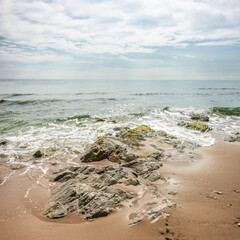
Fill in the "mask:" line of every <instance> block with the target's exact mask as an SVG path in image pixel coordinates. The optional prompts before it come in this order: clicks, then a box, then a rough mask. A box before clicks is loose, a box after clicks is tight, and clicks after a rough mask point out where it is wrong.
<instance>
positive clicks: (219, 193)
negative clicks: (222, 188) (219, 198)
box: [213, 190, 223, 195]
mask: <svg viewBox="0 0 240 240" xmlns="http://www.w3.org/2000/svg"><path fill="white" fill-rule="evenodd" d="M213 193H216V194H218V195H222V194H223V193H222V192H219V191H215V190H214V191H213Z"/></svg>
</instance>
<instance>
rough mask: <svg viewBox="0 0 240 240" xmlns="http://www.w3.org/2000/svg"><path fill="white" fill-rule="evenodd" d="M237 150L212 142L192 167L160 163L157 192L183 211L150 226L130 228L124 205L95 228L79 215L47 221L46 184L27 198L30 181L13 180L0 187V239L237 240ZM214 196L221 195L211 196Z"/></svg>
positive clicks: (239, 159)
mask: <svg viewBox="0 0 240 240" xmlns="http://www.w3.org/2000/svg"><path fill="white" fill-rule="evenodd" d="M239 146H240V145H239V143H226V142H215V144H214V145H212V146H210V147H204V148H200V149H199V150H197V152H199V153H200V154H201V157H200V158H199V159H198V158H197V157H195V158H193V159H192V161H191V162H190V163H189V162H185V164H184V163H182V164H179V165H176V164H175V163H174V162H170V161H168V160H165V161H163V167H162V168H161V169H160V173H162V174H163V175H164V176H165V177H166V178H167V179H168V180H169V181H168V182H167V183H166V184H162V185H161V187H162V188H163V191H165V192H166V191H167V192H168V191H170V190H171V191H174V192H176V195H168V197H169V198H170V199H172V200H173V201H174V202H176V203H177V204H178V205H181V208H167V209H166V212H167V213H170V217H168V218H166V219H160V220H159V221H157V222H156V223H152V224H151V223H150V221H149V220H148V219H147V218H146V217H145V218H144V219H143V221H142V222H140V223H138V224H137V225H135V226H129V225H128V214H129V211H128V208H127V207H126V206H124V205H123V206H122V207H118V208H117V209H116V210H114V211H113V212H112V213H111V214H110V215H109V216H107V217H101V218H98V219H95V220H94V221H93V222H86V221H84V220H83V218H82V216H79V215H77V214H70V215H68V216H66V217H64V218H62V219H56V220H49V219H47V218H45V217H44V216H41V212H42V210H43V208H44V206H45V204H46V202H47V200H48V198H49V192H48V189H47V188H44V187H42V186H45V185H44V184H45V182H44V180H42V183H41V184H42V186H41V185H36V186H35V187H34V188H33V189H31V191H30V192H29V195H28V196H27V198H25V197H24V196H25V194H26V191H25V189H28V188H29V187H31V183H32V181H31V179H30V177H29V176H28V175H23V176H20V174H19V175H16V176H13V177H11V178H10V179H8V180H7V182H6V184H4V185H3V186H1V187H0V195H1V199H0V206H1V207H0V210H1V222H0V232H1V239H3V240H5V239H41V240H43V239H46V240H48V239H70V240H71V239H78V237H79V236H81V238H82V239H88V240H91V239H104V240H105V239H109V240H110V239H138V240H140V239H153V240H154V239H165V238H166V237H168V238H169V239H191V240H192V239H237V238H239V237H240V228H239V227H238V226H237V224H236V223H234V222H240V218H239V217H240V215H239V214H238V213H239V212H240V206H238V205H237V203H239V201H240V193H239V192H240V179H239V172H240V157H239V156H240V148H239ZM1 167H2V166H1ZM17 171H19V173H20V172H21V171H22V172H24V169H19V170H17ZM1 178H2V177H1ZM46 181H47V180H46ZM214 190H215V191H217V192H218V193H219V192H221V193H222V194H218V193H213V191H214ZM234 190H238V191H239V192H235V191H234ZM161 194H162V191H161ZM214 197H215V198H216V199H214ZM29 199H31V201H30V200H29ZM230 204H231V205H230ZM2 219H4V221H2ZM166 224H167V225H168V226H169V229H170V231H169V233H166V226H167V225H166ZM162 233H164V234H162Z"/></svg>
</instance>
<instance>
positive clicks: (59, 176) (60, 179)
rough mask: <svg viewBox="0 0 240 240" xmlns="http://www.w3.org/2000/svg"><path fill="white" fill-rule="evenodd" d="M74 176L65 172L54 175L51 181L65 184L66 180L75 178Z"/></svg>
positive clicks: (69, 172)
mask: <svg viewBox="0 0 240 240" xmlns="http://www.w3.org/2000/svg"><path fill="white" fill-rule="evenodd" d="M75 175H76V174H74V173H73V172H71V171H69V170H66V171H64V172H60V173H58V174H55V176H54V177H53V179H52V180H53V181H58V182H65V181H67V180H68V179H71V178H73V177H74V176H75Z"/></svg>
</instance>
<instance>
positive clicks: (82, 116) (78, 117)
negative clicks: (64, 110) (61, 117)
mask: <svg viewBox="0 0 240 240" xmlns="http://www.w3.org/2000/svg"><path fill="white" fill-rule="evenodd" d="M86 118H91V116H90V115H75V116H73V117H68V120H74V119H86Z"/></svg>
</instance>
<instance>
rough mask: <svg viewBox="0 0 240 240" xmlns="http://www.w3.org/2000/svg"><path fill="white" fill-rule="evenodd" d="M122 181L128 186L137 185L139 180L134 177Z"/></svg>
mask: <svg viewBox="0 0 240 240" xmlns="http://www.w3.org/2000/svg"><path fill="white" fill-rule="evenodd" d="M124 183H125V184H126V185H127V186H129V185H133V186H137V185H139V184H140V182H139V181H138V179H136V178H128V179H127V180H126V181H125V182H124Z"/></svg>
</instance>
